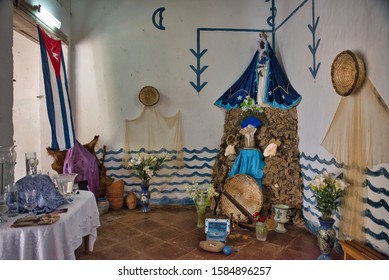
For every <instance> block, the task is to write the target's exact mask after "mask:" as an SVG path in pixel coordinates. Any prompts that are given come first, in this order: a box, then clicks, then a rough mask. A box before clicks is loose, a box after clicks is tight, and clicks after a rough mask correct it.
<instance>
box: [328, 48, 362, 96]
mask: <svg viewBox="0 0 389 280" xmlns="http://www.w3.org/2000/svg"><path fill="white" fill-rule="evenodd" d="M365 77H366V70H365V64H364V63H363V61H362V59H361V58H359V57H357V56H356V55H355V54H354V53H353V52H352V51H350V50H345V51H343V52H341V53H339V54H338V55H337V56H336V57H335V59H334V61H333V62H332V65H331V80H332V85H333V86H334V89H335V91H336V92H337V93H338V94H339V95H341V96H347V95H350V94H351V93H352V92H355V91H356V90H357V89H358V88H359V87H360V86H361V85H362V83H363V81H364V80H365Z"/></svg>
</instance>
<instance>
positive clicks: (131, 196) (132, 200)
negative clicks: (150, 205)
mask: <svg viewBox="0 0 389 280" xmlns="http://www.w3.org/2000/svg"><path fill="white" fill-rule="evenodd" d="M137 202H138V198H137V197H136V195H135V193H134V192H129V193H128V194H127V196H126V204H127V207H128V209H130V210H132V209H135V208H136V204H137Z"/></svg>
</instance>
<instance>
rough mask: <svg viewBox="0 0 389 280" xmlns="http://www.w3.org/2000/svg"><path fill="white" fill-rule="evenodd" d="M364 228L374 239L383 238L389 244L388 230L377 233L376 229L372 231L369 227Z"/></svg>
mask: <svg viewBox="0 0 389 280" xmlns="http://www.w3.org/2000/svg"><path fill="white" fill-rule="evenodd" d="M363 230H364V231H365V233H366V234H368V235H370V236H371V237H373V238H374V239H376V240H380V241H381V240H383V241H386V243H388V244H389V236H388V234H387V233H386V232H383V231H381V232H380V233H375V232H374V231H372V230H371V229H369V228H363Z"/></svg>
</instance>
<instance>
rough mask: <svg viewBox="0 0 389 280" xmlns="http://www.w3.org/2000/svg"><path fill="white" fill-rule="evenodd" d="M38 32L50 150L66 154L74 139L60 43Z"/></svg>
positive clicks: (39, 29) (39, 30) (40, 30)
mask: <svg viewBox="0 0 389 280" xmlns="http://www.w3.org/2000/svg"><path fill="white" fill-rule="evenodd" d="M38 32H39V43H40V49H41V57H42V71H43V80H44V84H45V92H46V107H47V113H48V116H49V122H50V126H51V149H52V150H67V149H69V148H71V147H73V146H74V144H75V142H76V138H75V135H74V127H73V119H72V108H71V105H70V98H69V90H68V80H67V78H66V68H65V63H64V57H63V53H62V47H61V40H54V39H52V38H50V37H49V36H48V35H47V34H46V33H45V32H44V31H43V30H42V29H41V28H40V27H39V26H38Z"/></svg>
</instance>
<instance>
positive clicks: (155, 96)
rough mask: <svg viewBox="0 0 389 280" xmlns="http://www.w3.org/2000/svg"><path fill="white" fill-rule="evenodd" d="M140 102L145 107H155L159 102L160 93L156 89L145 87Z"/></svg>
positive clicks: (141, 92) (140, 95)
mask: <svg viewBox="0 0 389 280" xmlns="http://www.w3.org/2000/svg"><path fill="white" fill-rule="evenodd" d="M139 101H140V102H142V104H143V105H145V106H153V105H155V104H157V103H158V101H159V92H158V90H157V89H156V88H155V87H152V86H145V87H143V88H142V89H141V90H140V92H139Z"/></svg>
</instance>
